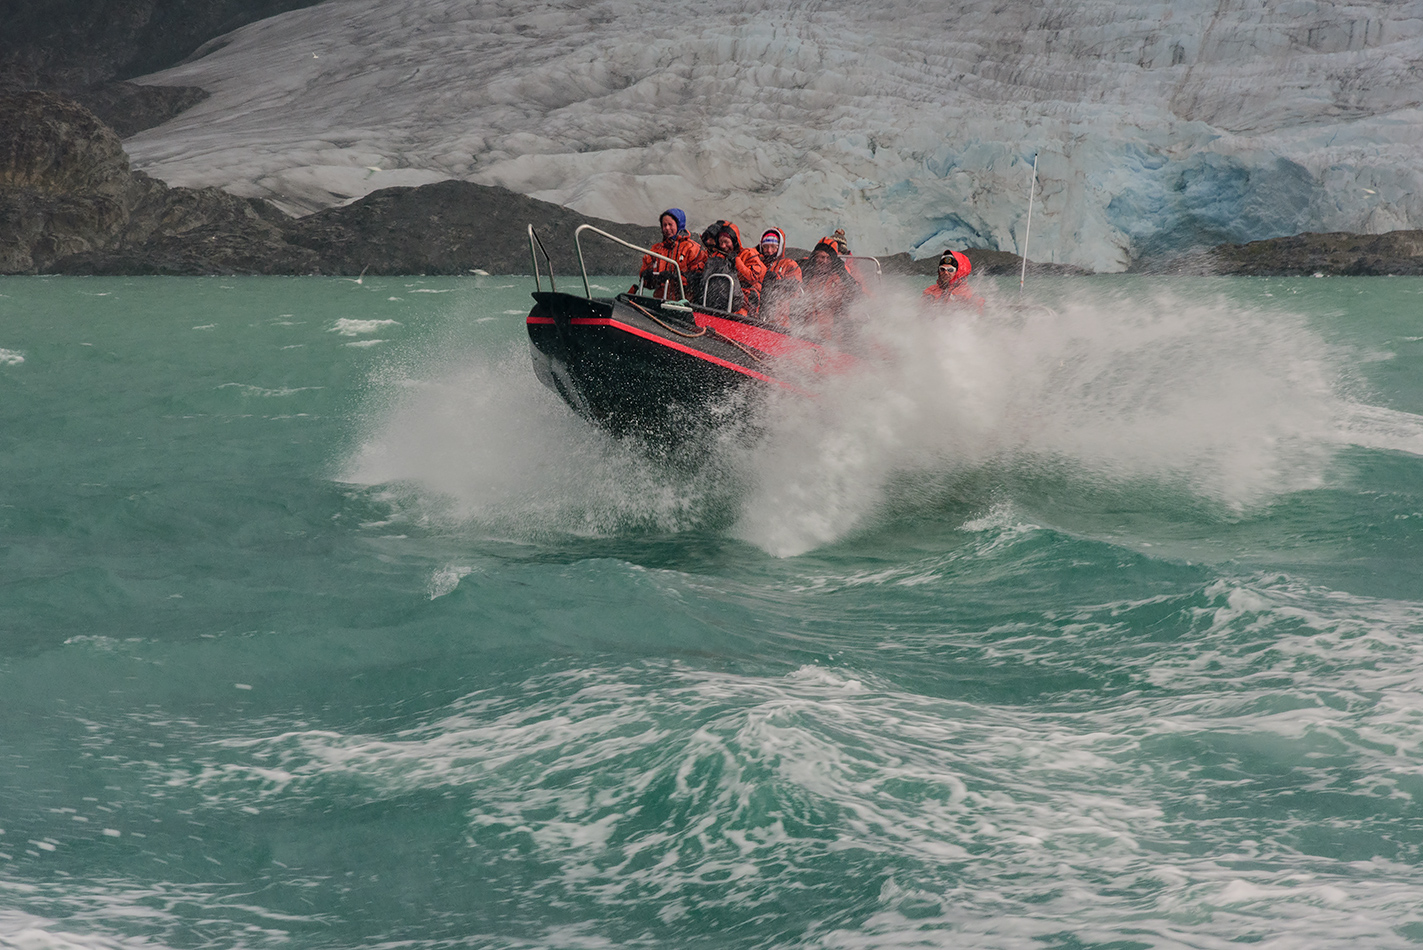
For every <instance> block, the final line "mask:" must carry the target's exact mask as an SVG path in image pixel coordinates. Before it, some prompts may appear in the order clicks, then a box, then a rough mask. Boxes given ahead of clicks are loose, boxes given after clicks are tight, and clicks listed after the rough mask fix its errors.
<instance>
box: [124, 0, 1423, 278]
mask: <svg viewBox="0 0 1423 950" xmlns="http://www.w3.org/2000/svg"><path fill="white" fill-rule="evenodd" d="M139 81H140V82H144V83H150V84H174V85H196V86H201V87H203V88H204V89H207V90H209V91H210V92H211V93H212V95H211V97H210V98H209V99H207V100H206V101H204V102H203V103H201V104H199V105H198V106H196V107H194V108H192V109H190V110H189V111H187V112H185V113H183V114H181V115H179V116H178V117H177V118H176V119H174V120H172V121H170V122H168V123H166V124H165V125H162V126H159V127H158V128H155V129H151V130H148V131H145V132H142V133H140V134H139V135H137V136H135V137H133V138H131V139H129V140H127V141H126V143H125V145H126V147H127V149H128V151H129V153H130V155H131V157H132V159H133V161H134V164H135V166H136V167H137V168H139V169H141V170H144V171H146V172H148V173H149V174H152V175H154V176H156V177H158V178H161V179H163V180H165V181H167V182H168V183H169V184H173V185H187V186H195V187H196V186H206V185H215V186H218V187H221V188H225V189H227V190H228V191H231V192H234V193H237V194H240V195H246V196H253V197H262V198H266V199H268V200H271V201H273V202H275V203H276V204H277V205H278V206H280V207H282V208H284V209H286V210H288V211H290V212H292V213H305V212H309V211H313V210H317V209H319V208H323V207H328V206H331V205H334V204H339V203H342V202H346V201H350V200H354V199H356V198H358V197H360V196H362V195H365V194H367V193H369V192H371V191H374V190H376V189H378V188H384V187H388V186H392V185H419V184H425V183H428V182H433V181H438V180H442V179H446V178H459V179H465V180H469V181H473V182H478V183H481V184H495V185H503V186H505V187H508V188H511V189H513V190H516V191H519V192H522V193H524V194H527V195H530V196H532V197H536V198H541V199H544V200H548V201H553V202H557V203H559V204H564V205H567V206H569V207H571V208H573V209H575V210H577V211H580V212H582V213H585V214H588V215H592V216H598V217H603V218H608V219H611V220H615V221H630V222H631V221H635V222H639V223H644V224H647V223H652V222H653V221H655V219H656V216H657V214H658V212H660V211H661V210H662V209H663V208H666V207H668V206H672V205H675V206H680V207H683V208H685V209H687V210H688V212H689V214H690V216H691V218H692V224H693V226H694V227H700V226H701V225H702V224H704V223H709V222H710V221H711V220H714V219H716V218H720V217H726V218H731V219H733V220H735V221H737V222H738V223H739V224H740V225H741V226H742V231H743V233H748V232H755V233H758V234H759V229H760V228H763V227H769V226H772V225H776V226H780V227H782V228H783V229H785V231H786V232H787V234H788V237H789V239H790V241H791V242H792V243H795V244H799V245H800V246H809V244H810V243H812V242H813V241H814V240H815V239H816V238H817V237H819V236H820V235H823V234H827V233H829V232H830V231H831V230H833V229H834V228H836V227H843V228H845V229H846V231H847V232H848V234H849V236H850V239H851V243H852V244H853V245H854V248H855V250H856V251H857V252H859V253H874V254H880V253H885V252H894V251H902V250H908V251H911V252H912V253H913V254H914V255H915V256H916V257H925V256H930V255H934V254H937V253H938V252H939V251H940V250H941V249H943V248H944V247H949V246H952V247H964V246H975V247H988V248H997V249H1002V250H1009V251H1014V252H1017V253H1022V252H1023V250H1024V248H1023V240H1024V237H1025V233H1024V232H1025V226H1026V223H1027V211H1028V208H1027V205H1028V187H1029V178H1030V169H1031V167H1032V164H1033V161H1034V159H1035V158H1036V159H1037V161H1038V178H1037V186H1036V187H1037V190H1036V192H1035V195H1036V197H1035V208H1034V212H1033V224H1032V246H1031V247H1029V248H1028V249H1027V251H1028V255H1029V256H1030V257H1031V258H1033V259H1034V260H1042V261H1053V262H1060V263H1068V264H1075V265H1078V266H1082V267H1087V268H1090V269H1092V270H1096V271H1121V270H1124V269H1126V268H1128V267H1129V266H1130V265H1131V264H1132V262H1133V261H1135V260H1138V259H1140V258H1142V257H1144V256H1151V255H1161V254H1171V253H1175V252H1178V251H1183V250H1186V249H1188V248H1191V247H1194V246H1199V245H1203V244H1213V243H1219V242H1222V241H1233V242H1243V241H1248V240H1254V239H1257V238H1264V237H1273V236H1278V235H1283V234H1294V233H1298V232H1301V231H1306V230H1315V231H1336V230H1338V231H1356V232H1364V233H1380V232H1383V231H1388V230H1394V229H1399V228H1409V227H1419V226H1420V223H1423V148H1420V139H1423V0H1407V2H1354V3H1351V2H1329V0H1177V2H1150V0H1148V2H1132V0H1046V2H1045V3H1042V4H1040V5H1037V6H1035V7H1032V8H1029V6H1028V5H1024V4H1006V3H1005V4H989V3H977V2H966V0H956V2H947V3H932V2H916V0H880V2H878V3H875V4H853V3H843V4H827V3H824V2H807V0H794V2H786V0H783V2H775V0H765V2H739V0H697V2H688V0H662V2H658V3H647V2H634V0H593V2H583V0H577V2H571V0H561V2H560V0H554V2H547V0H545V2H540V0H520V2H512V0H403V2H401V3H399V4H393V3H389V2H381V0H327V2H326V3H323V4H320V5H318V6H315V7H309V8H306V9H303V10H297V11H293V12H291V13H287V14H283V15H280V16H277V17H273V18H271V19H269V20H264V21H261V22H259V23H255V24H252V25H250V26H247V27H245V28H243V29H241V30H239V31H237V32H235V33H232V34H229V35H227V36H225V37H221V38H219V39H218V40H215V41H213V42H211V43H209V44H208V45H207V46H205V47H204V48H202V49H200V50H199V51H198V52H197V53H196V54H194V56H193V57H191V58H190V59H189V60H188V61H187V62H185V63H184V64H182V65H179V66H177V67H174V68H172V69H169V70H166V71H164V72H161V73H157V74H155V75H152V76H148V77H144V78H142V79H140V80H139Z"/></svg>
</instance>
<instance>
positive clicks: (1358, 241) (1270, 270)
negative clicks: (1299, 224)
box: [1204, 231, 1423, 277]
mask: <svg viewBox="0 0 1423 950" xmlns="http://www.w3.org/2000/svg"><path fill="white" fill-rule="evenodd" d="M1204 266H1205V267H1206V268H1207V269H1208V270H1209V271H1210V273H1213V274H1249V275H1260V276H1263V275H1271V276H1285V275H1310V274H1325V275H1330V276H1343V277H1383V276H1388V275H1397V276H1417V275H1419V274H1423V231H1390V232H1388V233H1387V234H1349V233H1345V232H1338V233H1333V234H1313V233H1307V234H1296V235H1293V236H1291V237H1280V238H1271V239H1269V240H1265V241H1251V242H1250V243H1249V244H1222V245H1220V246H1218V247H1216V248H1213V249H1212V250H1211V251H1210V252H1209V254H1207V255H1206V259H1205V262H1204Z"/></svg>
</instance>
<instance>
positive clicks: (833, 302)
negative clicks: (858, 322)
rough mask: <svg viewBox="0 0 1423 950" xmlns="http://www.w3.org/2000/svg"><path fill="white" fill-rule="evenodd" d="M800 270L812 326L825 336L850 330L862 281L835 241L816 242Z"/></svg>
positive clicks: (837, 336)
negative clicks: (852, 309) (850, 318)
mask: <svg viewBox="0 0 1423 950" xmlns="http://www.w3.org/2000/svg"><path fill="white" fill-rule="evenodd" d="M800 271H801V279H802V281H803V282H804V284H805V295H806V301H807V307H806V314H805V319H806V322H807V324H808V326H809V328H810V329H811V331H812V332H813V333H815V334H817V335H819V336H820V337H821V338H822V339H825V340H838V339H840V338H841V337H843V336H844V335H845V333H846V331H847V330H848V329H849V327H848V324H847V318H848V317H849V316H850V307H851V306H852V305H853V304H854V303H855V301H857V300H858V299H859V298H860V297H861V296H862V294H861V291H860V285H859V283H858V282H857V281H856V280H855V278H854V277H853V276H852V275H851V274H850V272H849V270H847V269H846V268H845V262H844V261H842V260H841V259H840V250H839V248H838V247H836V245H835V242H834V241H833V240H831V239H829V238H826V239H824V240H822V241H821V242H820V243H819V244H817V245H815V249H814V250H812V251H811V252H810V256H809V257H807V258H806V259H805V260H803V261H801V262H800Z"/></svg>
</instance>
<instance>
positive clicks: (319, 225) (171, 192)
mask: <svg viewBox="0 0 1423 950" xmlns="http://www.w3.org/2000/svg"><path fill="white" fill-rule="evenodd" d="M585 222H587V223H591V224H595V225H598V226H600V227H602V228H604V229H605V230H608V231H611V232H613V233H616V234H618V235H620V236H622V237H624V238H626V239H628V240H631V241H634V242H641V243H644V244H648V243H651V242H653V241H655V240H657V239H658V232H657V229H656V228H653V227H644V228H639V227H631V226H629V225H625V224H615V223H613V222H609V221H599V220H597V219H588V218H585V217H584V216H583V215H580V214H578V213H577V212H574V211H571V210H569V209H567V208H563V207H560V206H558V205H554V204H550V203H548V202H546V201H537V200H535V199H532V198H528V197H525V196H524V195H520V194H516V193H515V192H512V191H509V190H508V189H505V188H493V187H487V186H484V185H475V184H470V183H468V182H458V181H447V182H439V183H437V184H433V185H426V186H424V187H421V188H388V189H384V190H382V191H377V192H374V193H372V194H370V195H367V196H366V197H365V198H363V199H361V200H360V201H357V202H355V203H353V204H350V205H346V206H344V207H341V208H329V209H327V210H325V211H321V212H319V213H317V214H313V215H309V216H308V217H305V218H291V217H288V216H287V215H286V214H285V213H283V212H282V211H280V210H278V209H277V208H275V207H274V206H272V205H270V204H268V203H267V202H265V201H261V200H259V199H255V198H240V197H238V196H236V195H231V194H228V193H227V192H225V191H221V190H219V189H216V188H197V189H194V188H170V187H168V186H167V185H165V184H164V183H162V182H160V181H157V180H156V179H153V178H150V177H149V176H147V175H145V174H143V173H142V172H135V171H132V170H131V169H130V168H129V162H128V157H127V155H125V154H124V151H123V145H122V143H120V141H119V139H118V136H117V135H115V134H114V132H113V131H112V130H110V129H109V128H107V127H106V126H105V125H104V124H103V123H101V122H100V121H99V120H98V118H96V117H95V116H94V115H93V113H91V112H89V110H87V109H85V108H84V107H83V106H81V105H79V104H78V103H76V102H74V101H73V100H70V99H66V98H64V97H62V96H58V95H55V94H53V93H44V92H27V93H21V94H17V95H0V274H51V273H52V274H186V275H198V274H346V275H353V276H354V275H356V274H360V273H362V272H369V273H372V274H463V273H467V272H468V271H470V270H472V269H476V268H477V269H481V270H485V271H489V272H490V273H528V272H529V269H530V261H529V246H528V237H527V225H529V224H533V225H534V227H535V228H536V229H537V230H538V231H539V233H540V235H541V236H542V237H543V239H544V241H545V242H546V244H547V247H548V250H549V252H550V253H551V254H552V256H553V262H554V266H555V268H556V269H557V271H558V272H560V273H563V274H568V273H570V272H574V273H576V268H577V258H576V256H575V254H574V251H573V247H572V234H573V229H574V228H575V227H576V226H577V225H579V224H582V223H585ZM585 255H586V259H587V262H588V267H589V269H590V270H591V271H594V272H602V273H633V272H635V271H636V264H637V261H636V255H635V254H632V253H631V252H628V251H626V250H623V249H620V248H617V247H616V246H614V245H611V244H608V243H606V242H602V241H597V240H592V241H588V242H585Z"/></svg>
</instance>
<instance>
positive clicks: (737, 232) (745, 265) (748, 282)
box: [716, 221, 766, 317]
mask: <svg viewBox="0 0 1423 950" xmlns="http://www.w3.org/2000/svg"><path fill="white" fill-rule="evenodd" d="M716 243H717V247H719V248H720V249H721V252H722V254H724V255H725V256H726V258H727V259H728V260H730V261H733V262H734V263H735V264H736V276H737V278H738V279H739V280H740V281H741V291H742V293H744V294H745V295H746V306H747V308H748V310H749V311H750V313H751V315H752V316H753V317H754V316H755V315H756V313H757V312H758V311H759V310H760V309H761V282H762V281H763V280H765V279H766V262H765V261H763V260H761V255H760V254H759V253H757V251H756V249H755V248H753V247H742V246H741V229H740V228H738V227H737V226H736V225H734V224H732V223H731V222H730V221H728V222H726V224H725V225H723V226H722V229H721V231H720V232H718V233H717V236H716Z"/></svg>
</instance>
